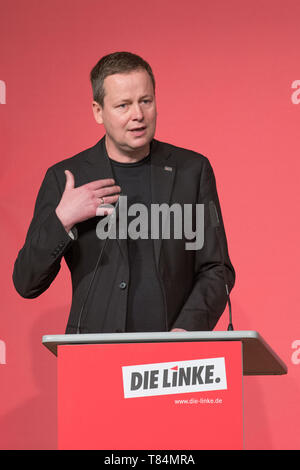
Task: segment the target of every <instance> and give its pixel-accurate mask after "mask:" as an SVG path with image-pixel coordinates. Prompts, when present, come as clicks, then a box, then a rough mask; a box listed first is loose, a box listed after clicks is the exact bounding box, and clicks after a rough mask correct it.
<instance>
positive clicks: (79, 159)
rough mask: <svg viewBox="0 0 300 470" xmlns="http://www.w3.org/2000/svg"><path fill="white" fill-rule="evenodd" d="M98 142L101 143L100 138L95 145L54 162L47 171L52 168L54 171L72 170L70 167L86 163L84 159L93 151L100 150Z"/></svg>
mask: <svg viewBox="0 0 300 470" xmlns="http://www.w3.org/2000/svg"><path fill="white" fill-rule="evenodd" d="M100 143H101V140H100V141H99V142H97V143H96V144H95V145H93V146H91V147H89V148H87V149H84V150H81V151H80V152H78V153H77V154H75V155H73V156H71V157H67V158H64V159H63V160H60V161H58V162H56V163H54V164H53V165H51V166H50V167H49V169H48V171H49V170H54V171H56V170H71V171H72V168H78V167H80V166H81V165H82V164H85V163H86V160H87V159H88V158H89V157H90V156H91V155H93V154H94V153H95V152H100Z"/></svg>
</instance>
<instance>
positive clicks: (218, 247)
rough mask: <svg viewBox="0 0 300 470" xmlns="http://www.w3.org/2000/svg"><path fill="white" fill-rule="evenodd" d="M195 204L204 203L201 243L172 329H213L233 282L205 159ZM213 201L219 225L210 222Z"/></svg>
mask: <svg viewBox="0 0 300 470" xmlns="http://www.w3.org/2000/svg"><path fill="white" fill-rule="evenodd" d="M198 203H201V204H204V244H203V247H202V248H201V249H199V250H197V251H196V252H195V268H194V284H193V288H192V290H191V292H190V294H189V296H188V297H187V299H186V301H185V303H184V305H183V308H182V309H181V311H180V313H179V315H178V317H177V319H176V321H175V323H174V324H173V325H172V328H183V329H185V330H192V331H193V330H194V331H196V330H199V331H200V330H213V328H214V327H215V325H216V324H217V322H218V320H219V318H220V316H221V315H222V313H223V312H224V310H225V308H226V304H227V293H226V288H225V283H227V285H228V288H229V292H230V291H231V289H232V288H233V286H234V283H235V271H234V268H233V266H232V264H231V261H230V258H229V254H228V246H227V240H226V234H225V229H224V223H223V218H222V214H221V208H220V203H219V198H218V194H217V188H216V180H215V176H214V172H213V169H212V167H211V165H210V162H209V160H208V159H207V158H205V161H204V168H203V170H202V172H201V177H200V186H199V193H198ZM212 203H213V204H214V205H215V208H216V210H217V214H218V220H219V224H218V226H217V227H216V226H215V224H214V223H213V221H212V215H211V211H210V204H212Z"/></svg>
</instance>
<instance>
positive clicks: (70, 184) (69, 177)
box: [65, 170, 75, 189]
mask: <svg viewBox="0 0 300 470" xmlns="http://www.w3.org/2000/svg"><path fill="white" fill-rule="evenodd" d="M65 175H66V186H65V189H73V188H74V187H75V179H74V175H73V173H71V171H70V170H65Z"/></svg>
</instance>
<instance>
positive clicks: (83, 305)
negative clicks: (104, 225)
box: [76, 199, 119, 334]
mask: <svg viewBox="0 0 300 470" xmlns="http://www.w3.org/2000/svg"><path fill="white" fill-rule="evenodd" d="M118 205H119V199H118V201H117V202H116V205H115V209H114V211H113V213H112V214H110V215H109V216H108V218H109V220H108V232H107V237H106V238H105V241H104V244H103V247H102V249H101V251H100V253H99V256H98V259H97V263H96V266H95V268H94V272H93V275H92V278H91V280H90V284H89V287H88V290H87V293H86V296H85V299H84V301H83V303H82V306H81V310H80V313H79V317H78V322H77V329H76V334H80V327H81V318H82V314H83V311H84V307H85V305H86V302H87V299H88V297H89V293H90V290H91V287H92V285H93V283H94V279H95V276H96V272H97V271H98V267H99V265H100V262H101V259H102V256H103V253H104V250H105V247H106V243H107V240H108V238H109V234H110V231H111V228H112V226H113V223H112V220H113V218H114V217H115V212H116V210H117V207H118Z"/></svg>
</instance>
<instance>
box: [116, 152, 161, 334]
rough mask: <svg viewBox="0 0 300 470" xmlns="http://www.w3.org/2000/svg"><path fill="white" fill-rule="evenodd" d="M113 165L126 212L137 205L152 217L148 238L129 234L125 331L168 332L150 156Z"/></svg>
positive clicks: (133, 217)
mask: <svg viewBox="0 0 300 470" xmlns="http://www.w3.org/2000/svg"><path fill="white" fill-rule="evenodd" d="M110 161H111V163H112V168H113V172H114V177H115V181H116V183H117V184H118V185H119V186H120V187H121V195H122V196H127V208H128V209H129V207H130V206H131V205H132V204H135V203H139V204H143V205H144V206H146V207H147V209H148V214H149V217H148V228H149V229H148V236H147V235H145V238H137V239H132V237H131V236H130V234H129V235H127V246H128V258H129V266H130V282H129V286H128V289H129V291H128V303H127V321H126V331H128V332H129V331H130V332H142V331H166V320H165V312H164V301H163V294H162V289H161V285H160V282H159V279H158V275H157V268H156V264H155V258H154V247H153V240H152V239H151V236H150V228H151V225H150V222H151V220H150V207H151V199H152V198H151V177H150V176H151V165H150V161H151V154H149V155H148V156H147V157H145V158H144V159H142V160H140V161H139V162H135V163H119V162H116V161H114V160H110ZM144 213H146V211H144ZM139 216H140V213H139V212H136V214H135V215H132V216H131V217H130V216H128V226H130V223H131V222H132V221H133V220H135V221H137V217H139ZM136 232H140V228H139V226H137V227H136V229H135V233H136ZM144 233H145V232H144ZM146 236H147V238H146Z"/></svg>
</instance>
